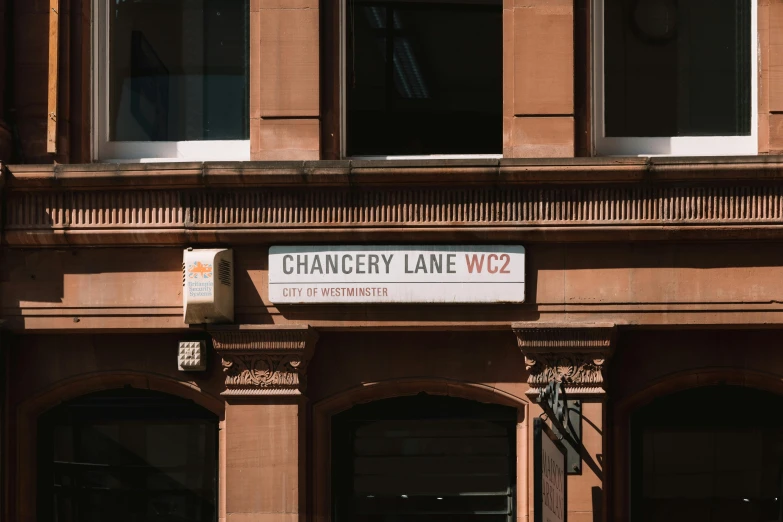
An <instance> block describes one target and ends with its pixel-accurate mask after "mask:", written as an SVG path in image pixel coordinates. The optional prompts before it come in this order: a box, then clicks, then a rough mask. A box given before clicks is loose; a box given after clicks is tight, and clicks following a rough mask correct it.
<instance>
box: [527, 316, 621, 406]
mask: <svg viewBox="0 0 783 522" xmlns="http://www.w3.org/2000/svg"><path fill="white" fill-rule="evenodd" d="M512 328H513V330H514V333H515V334H516V336H517V344H518V345H519V349H520V350H521V351H522V353H523V354H524V356H525V367H526V369H527V370H528V372H530V373H529V375H528V379H527V382H528V384H529V385H530V389H529V390H528V392H527V394H528V395H531V396H537V395H538V394H539V393H540V392H541V390H542V389H543V388H544V387H546V385H547V384H548V383H549V382H550V381H555V382H560V383H562V384H563V385H564V387H565V390H566V393H568V394H570V395H579V396H585V395H587V396H590V395H595V396H601V395H604V394H605V389H604V371H605V368H606V362H607V361H608V360H609V358H610V357H611V356H612V353H613V350H614V339H615V331H616V327H615V325H614V324H609V323H598V324H572V323H562V324H560V323H558V324H541V323H515V324H513V325H512Z"/></svg>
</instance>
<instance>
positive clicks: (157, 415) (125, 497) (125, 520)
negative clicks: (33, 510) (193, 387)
mask: <svg viewBox="0 0 783 522" xmlns="http://www.w3.org/2000/svg"><path fill="white" fill-rule="evenodd" d="M217 434H218V419H217V417H216V416H215V415H214V414H212V413H211V412H209V411H207V410H204V409H203V408H201V407H200V406H197V405H196V404H194V403H193V402H191V401H187V400H184V399H180V398H178V397H173V396H169V395H164V394H160V393H153V392H149V391H145V390H134V389H122V390H112V391H109V392H101V393H97V394H93V395H87V396H84V397H81V398H79V399H76V400H74V401H71V402H68V403H65V404H62V405H60V406H57V407H56V408H54V409H52V410H51V411H49V412H47V413H46V414H44V415H43V416H42V417H41V418H40V420H39V425H38V444H39V446H38V501H37V510H38V511H37V514H38V521H39V522H106V521H115V522H168V521H172V522H173V521H179V520H187V521H189V522H213V521H217V460H218V455H217V452H218V447H217Z"/></svg>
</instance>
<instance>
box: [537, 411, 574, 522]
mask: <svg viewBox="0 0 783 522" xmlns="http://www.w3.org/2000/svg"><path fill="white" fill-rule="evenodd" d="M533 437H534V439H533V453H534V455H533V501H534V506H533V509H534V514H535V516H534V521H535V522H565V520H566V448H565V446H563V444H561V443H560V441H559V440H557V436H556V435H555V434H554V433H553V432H552V430H551V429H550V428H549V426H547V424H546V422H545V421H543V420H542V419H539V418H536V419H534V420H533Z"/></svg>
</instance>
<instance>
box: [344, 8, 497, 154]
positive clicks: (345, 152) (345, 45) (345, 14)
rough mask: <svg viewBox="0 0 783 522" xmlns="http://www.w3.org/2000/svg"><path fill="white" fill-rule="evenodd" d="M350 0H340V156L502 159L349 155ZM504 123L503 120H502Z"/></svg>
mask: <svg viewBox="0 0 783 522" xmlns="http://www.w3.org/2000/svg"><path fill="white" fill-rule="evenodd" d="M347 4H348V0H340V9H339V11H340V13H339V17H340V20H339V21H340V36H339V38H340V51H339V53H340V57H339V67H340V157H341V158H343V159H356V160H363V159H370V160H420V159H501V158H503V154H502V153H498V154H415V155H394V156H386V155H373V156H349V155H348V134H347V132H346V131H347V127H348V126H347V123H346V122H347V121H348V93H347V91H348V71H347V67H348V54H347V53H348V45H347V41H348V28H347V27H346V25H347V24H346V20H347V15H348V6H347ZM501 124H502V122H501Z"/></svg>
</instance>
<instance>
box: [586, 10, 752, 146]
mask: <svg viewBox="0 0 783 522" xmlns="http://www.w3.org/2000/svg"><path fill="white" fill-rule="evenodd" d="M606 1H608V0H594V1H593V20H592V33H593V34H592V41H593V93H594V94H593V155H596V156H744V155H756V154H758V133H759V118H758V59H759V56H758V53H759V43H758V0H750V2H751V7H750V38H751V45H750V52H751V60H750V74H751V78H750V97H751V103H750V110H751V115H750V135H748V136H673V137H670V138H667V137H662V138H659V137H656V138H649V137H623V138H614V137H606V133H605V124H604V114H605V113H604V92H605V91H604V2H606Z"/></svg>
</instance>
